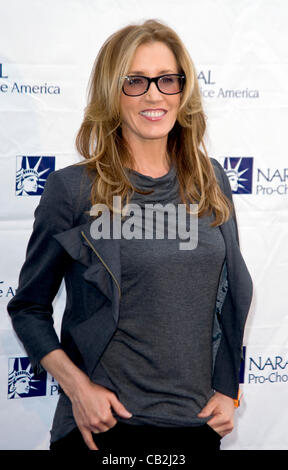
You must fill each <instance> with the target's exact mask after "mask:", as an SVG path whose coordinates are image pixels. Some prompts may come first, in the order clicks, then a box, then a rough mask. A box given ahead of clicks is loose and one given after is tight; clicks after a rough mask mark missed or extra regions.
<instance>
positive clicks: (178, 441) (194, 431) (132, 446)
mask: <svg viewBox="0 0 288 470" xmlns="http://www.w3.org/2000/svg"><path fill="white" fill-rule="evenodd" d="M92 435H93V439H94V442H95V444H96V445H97V447H98V449H99V451H104V452H107V451H111V452H113V454H117V453H118V454H119V455H120V454H122V455H123V451H126V452H129V453H130V454H131V455H132V453H137V454H139V453H142V454H147V453H148V452H152V453H153V452H154V453H155V452H158V453H159V452H166V454H167V452H169V454H179V453H183V454H185V455H191V454H192V453H193V454H194V453H195V452H197V451H202V452H203V451H205V452H209V451H211V452H217V451H219V450H220V443H221V436H220V435H219V434H218V433H216V432H215V431H213V429H212V428H211V427H210V426H208V424H204V425H201V426H195V427H194V426H193V427H159V426H149V425H141V426H136V425H132V424H126V423H122V422H120V421H118V422H117V423H116V425H115V426H113V427H112V428H110V429H109V430H108V431H105V432H101V433H98V434H92ZM50 450H51V451H68V452H71V451H77V452H78V451H89V449H88V447H87V446H86V444H85V442H84V440H83V438H82V434H81V433H80V431H79V429H78V428H77V427H76V428H74V429H73V431H71V432H70V433H68V434H67V435H66V436H64V437H63V438H61V439H59V440H58V441H55V442H52V443H51V444H50Z"/></svg>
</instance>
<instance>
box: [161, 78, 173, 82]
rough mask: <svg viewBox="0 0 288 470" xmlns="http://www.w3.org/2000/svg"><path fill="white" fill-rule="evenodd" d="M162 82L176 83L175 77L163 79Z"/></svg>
mask: <svg viewBox="0 0 288 470" xmlns="http://www.w3.org/2000/svg"><path fill="white" fill-rule="evenodd" d="M161 81H162V82H164V83H174V82H175V78H174V77H163V78H162V79H161Z"/></svg>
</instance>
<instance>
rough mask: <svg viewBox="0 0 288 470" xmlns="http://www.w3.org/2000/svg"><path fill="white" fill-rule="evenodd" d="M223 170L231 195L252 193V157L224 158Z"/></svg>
mask: <svg viewBox="0 0 288 470" xmlns="http://www.w3.org/2000/svg"><path fill="white" fill-rule="evenodd" d="M224 169H225V172H226V175H227V176H228V178H229V181H230V185H231V189H232V192H233V193H236V194H251V193H252V180H253V178H252V176H253V157H226V158H225V159H224Z"/></svg>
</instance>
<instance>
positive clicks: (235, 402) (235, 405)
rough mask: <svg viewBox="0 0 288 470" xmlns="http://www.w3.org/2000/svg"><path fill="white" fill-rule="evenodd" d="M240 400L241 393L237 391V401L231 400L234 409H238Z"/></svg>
mask: <svg viewBox="0 0 288 470" xmlns="http://www.w3.org/2000/svg"><path fill="white" fill-rule="evenodd" d="M241 398H242V393H241V391H240V389H239V390H238V397H237V399H236V400H233V401H234V408H239V406H240V401H241Z"/></svg>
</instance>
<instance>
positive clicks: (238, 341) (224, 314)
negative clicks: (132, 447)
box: [213, 159, 250, 399]
mask: <svg viewBox="0 0 288 470" xmlns="http://www.w3.org/2000/svg"><path fill="white" fill-rule="evenodd" d="M213 164H214V165H215V166H216V167H217V169H218V171H217V174H218V177H219V178H220V181H219V183H220V186H221V189H222V190H223V192H224V194H225V195H226V196H227V197H228V198H229V199H230V201H231V202H232V207H233V213H232V217H233V221H234V228H235V238H236V241H237V244H238V246H239V233H238V225H237V219H236V214H235V206H234V203H233V198H232V191H231V186H230V182H229V179H228V177H227V175H226V173H225V170H224V169H223V168H222V166H221V165H220V163H219V162H218V161H217V160H215V159H213ZM249 279H250V277H249ZM247 282H248V281H247ZM223 288H224V287H223ZM234 309H235V306H234V305H233V301H232V297H231V295H230V290H229V288H227V287H225V297H224V301H223V305H222V308H221V312H220V314H219V324H220V325H221V327H220V329H221V330H222V335H221V341H220V345H219V348H218V353H217V356H216V363H215V367H214V373H213V388H214V390H216V391H219V392H221V393H223V394H224V395H227V396H230V397H231V398H233V399H237V397H238V389H239V369H240V364H241V361H242V360H243V352H242V340H243V333H244V325H245V321H244V319H243V320H241V322H240V323H237V322H236V323H235V318H234V315H231V312H232V311H233V310H234ZM217 318H218V317H217ZM231 331H234V335H233V337H231V336H230V337H229V334H228V332H231Z"/></svg>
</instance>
